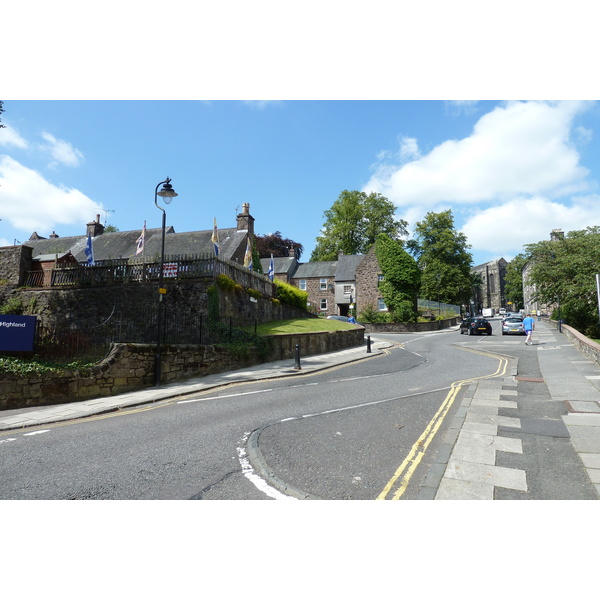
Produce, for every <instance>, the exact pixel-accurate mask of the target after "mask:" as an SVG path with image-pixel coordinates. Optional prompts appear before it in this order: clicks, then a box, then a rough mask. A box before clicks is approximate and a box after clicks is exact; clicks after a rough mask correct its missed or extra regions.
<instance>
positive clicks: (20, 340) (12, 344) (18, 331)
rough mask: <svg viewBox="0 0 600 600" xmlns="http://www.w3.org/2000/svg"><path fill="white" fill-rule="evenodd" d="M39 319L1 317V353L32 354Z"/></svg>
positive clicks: (19, 316) (22, 316)
mask: <svg viewBox="0 0 600 600" xmlns="http://www.w3.org/2000/svg"><path fill="white" fill-rule="evenodd" d="M36 319H37V317H30V316H24V315H0V351H2V352H32V351H33V342H34V338H35V322H36Z"/></svg>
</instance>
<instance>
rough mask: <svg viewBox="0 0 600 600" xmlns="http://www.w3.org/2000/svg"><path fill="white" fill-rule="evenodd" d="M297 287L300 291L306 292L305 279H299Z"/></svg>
mask: <svg viewBox="0 0 600 600" xmlns="http://www.w3.org/2000/svg"><path fill="white" fill-rule="evenodd" d="M298 287H299V288H300V289H301V290H303V291H306V279H300V281H298Z"/></svg>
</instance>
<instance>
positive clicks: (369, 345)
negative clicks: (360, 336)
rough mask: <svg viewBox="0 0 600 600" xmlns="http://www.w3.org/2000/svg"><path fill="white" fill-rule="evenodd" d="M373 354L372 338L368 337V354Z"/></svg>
mask: <svg viewBox="0 0 600 600" xmlns="http://www.w3.org/2000/svg"><path fill="white" fill-rule="evenodd" d="M370 353H371V336H370V335H368V336H367V354H370Z"/></svg>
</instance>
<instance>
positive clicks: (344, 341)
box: [0, 326, 365, 410]
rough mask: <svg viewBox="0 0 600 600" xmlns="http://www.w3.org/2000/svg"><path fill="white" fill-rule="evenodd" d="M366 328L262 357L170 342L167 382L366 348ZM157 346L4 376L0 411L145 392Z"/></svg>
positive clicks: (279, 340) (285, 343)
mask: <svg viewBox="0 0 600 600" xmlns="http://www.w3.org/2000/svg"><path fill="white" fill-rule="evenodd" d="M364 331H365V330H364V329H363V328H362V327H358V326H357V327H356V328H355V329H351V330H343V331H332V332H329V331H328V332H321V333H312V334H301V335H296V334H288V335H277V336H270V337H271V339H272V349H271V352H270V353H269V354H268V356H265V357H263V358H262V359H261V358H260V357H259V356H258V355H257V354H256V352H252V351H250V352H248V356H247V357H243V356H242V357H240V356H237V355H235V354H232V353H230V352H227V351H226V350H224V349H222V348H219V347H215V346H197V345H194V346H191V345H190V346H169V345H167V346H164V347H163V349H162V353H161V355H162V359H163V360H162V365H161V374H162V383H170V382H173V381H180V380H185V379H189V378H191V377H199V376H204V375H209V374H212V373H222V372H225V371H231V370H235V369H240V368H243V367H248V366H251V365H254V364H260V363H262V362H270V361H273V360H281V359H289V360H290V366H293V365H294V359H295V349H296V344H300V356H310V355H313V354H323V353H326V352H332V351H335V350H341V349H344V348H351V347H355V346H360V345H361V344H363V342H364ZM155 350H156V347H155V346H153V345H146V344H115V345H114V346H113V349H112V350H111V352H110V354H109V355H108V356H107V357H106V358H105V359H104V360H103V361H102V362H100V363H99V364H98V365H96V366H94V367H92V368H90V369H89V370H87V371H86V372H83V371H81V372H80V371H68V372H64V373H61V374H54V373H50V374H43V375H30V376H28V377H24V376H17V375H13V374H10V373H4V374H2V379H1V380H0V410H8V409H15V408H26V407H34V406H45V405H51V404H64V403H68V402H76V401H78V400H91V399H93V398H100V397H104V396H113V395H115V394H120V393H125V392H130V391H133V390H139V389H143V388H147V387H151V386H152V385H154V358H155Z"/></svg>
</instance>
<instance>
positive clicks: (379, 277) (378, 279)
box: [377, 273, 385, 285]
mask: <svg viewBox="0 0 600 600" xmlns="http://www.w3.org/2000/svg"><path fill="white" fill-rule="evenodd" d="M382 281H385V275H384V274H383V273H379V275H377V285H379V284H380V283H381V282H382Z"/></svg>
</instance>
